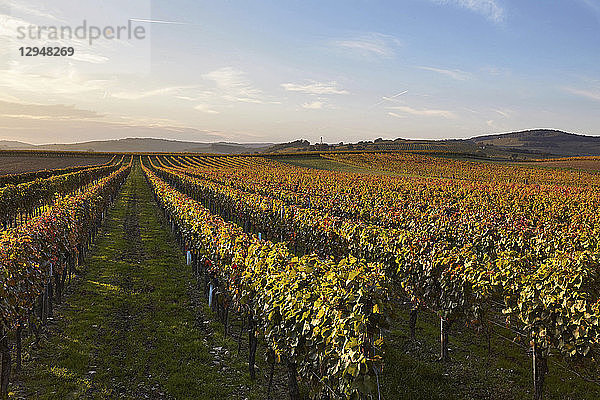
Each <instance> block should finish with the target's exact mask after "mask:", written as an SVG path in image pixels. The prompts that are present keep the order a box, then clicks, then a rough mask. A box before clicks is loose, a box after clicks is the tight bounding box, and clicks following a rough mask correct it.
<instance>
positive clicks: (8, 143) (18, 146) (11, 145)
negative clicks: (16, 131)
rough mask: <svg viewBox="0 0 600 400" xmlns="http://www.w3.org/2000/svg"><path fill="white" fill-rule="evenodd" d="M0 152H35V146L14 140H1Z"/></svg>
mask: <svg viewBox="0 0 600 400" xmlns="http://www.w3.org/2000/svg"><path fill="white" fill-rule="evenodd" d="M0 150H35V146H34V145H32V144H29V143H23V142H16V141H12V140H0Z"/></svg>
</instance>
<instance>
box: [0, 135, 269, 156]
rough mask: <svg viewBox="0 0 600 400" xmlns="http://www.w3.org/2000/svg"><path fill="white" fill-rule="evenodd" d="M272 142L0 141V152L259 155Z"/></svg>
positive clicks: (141, 140)
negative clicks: (255, 153)
mask: <svg viewBox="0 0 600 400" xmlns="http://www.w3.org/2000/svg"><path fill="white" fill-rule="evenodd" d="M271 145H272V143H250V144H238V143H225V142H218V143H200V142H182V141H178V140H166V139H153V138H127V139H118V140H103V141H92V142H82V143H72V144H44V145H31V144H28V143H22V142H15V141H4V140H0V150H52V151H90V152H108V153H111V152H165V153H174V152H189V153H223V154H240V153H254V152H260V151H263V150H265V149H266V148H268V147H269V146H271Z"/></svg>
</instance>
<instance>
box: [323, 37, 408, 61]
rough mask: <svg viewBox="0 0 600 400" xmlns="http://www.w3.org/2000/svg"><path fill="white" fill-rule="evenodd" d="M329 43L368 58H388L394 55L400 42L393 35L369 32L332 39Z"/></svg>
mask: <svg viewBox="0 0 600 400" xmlns="http://www.w3.org/2000/svg"><path fill="white" fill-rule="evenodd" d="M331 44H332V45H333V46H334V47H337V48H339V49H342V50H345V51H348V52H351V53H354V54H358V55H360V56H364V57H368V58H373V57H375V58H390V57H393V56H394V54H395V52H396V49H397V48H398V47H399V46H400V45H401V42H400V41H399V40H398V39H396V38H395V37H394V36H391V35H385V34H382V33H377V32H371V33H365V34H362V35H358V36H354V37H350V38H346V39H338V40H333V41H332V42H331Z"/></svg>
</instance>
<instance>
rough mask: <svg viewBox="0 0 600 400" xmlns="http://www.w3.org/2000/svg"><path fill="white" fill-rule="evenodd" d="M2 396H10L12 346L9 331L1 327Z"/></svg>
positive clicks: (0, 366) (0, 395) (0, 364)
mask: <svg viewBox="0 0 600 400" xmlns="http://www.w3.org/2000/svg"><path fill="white" fill-rule="evenodd" d="M0 357H1V358H2V361H1V362H0V397H1V398H2V399H7V398H8V384H9V382H10V348H9V347H8V332H6V331H5V330H4V329H0Z"/></svg>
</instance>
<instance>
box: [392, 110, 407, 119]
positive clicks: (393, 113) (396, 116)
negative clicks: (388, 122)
mask: <svg viewBox="0 0 600 400" xmlns="http://www.w3.org/2000/svg"><path fill="white" fill-rule="evenodd" d="M388 115H389V116H392V117H395V118H406V115H400V114H398V113H395V112H391V111H390V112H388Z"/></svg>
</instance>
